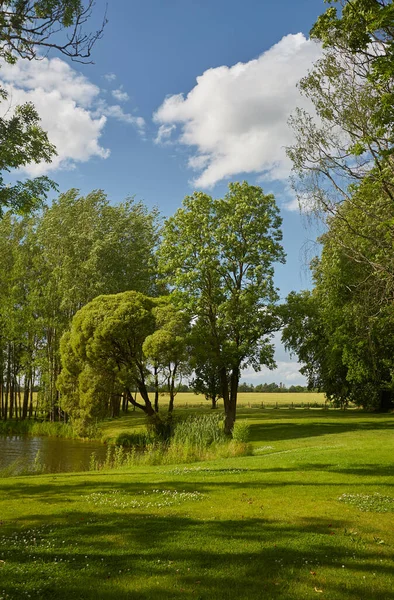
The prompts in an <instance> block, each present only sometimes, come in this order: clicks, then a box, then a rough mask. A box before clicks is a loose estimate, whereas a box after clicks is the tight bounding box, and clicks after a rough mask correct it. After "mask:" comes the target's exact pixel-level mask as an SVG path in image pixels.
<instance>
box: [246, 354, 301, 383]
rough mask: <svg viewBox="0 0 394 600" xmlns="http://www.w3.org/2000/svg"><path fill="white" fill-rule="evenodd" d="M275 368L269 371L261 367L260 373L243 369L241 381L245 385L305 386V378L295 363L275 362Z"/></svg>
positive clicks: (298, 365)
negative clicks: (280, 384) (244, 382)
mask: <svg viewBox="0 0 394 600" xmlns="http://www.w3.org/2000/svg"><path fill="white" fill-rule="evenodd" d="M276 365H277V367H276V369H274V370H272V371H271V370H269V369H267V368H266V367H263V368H262V369H261V371H257V372H256V371H254V370H253V369H245V370H244V371H242V381H246V382H247V383H253V385H257V384H258V383H272V382H274V383H278V384H279V383H281V382H282V383H284V384H285V385H286V387H289V386H290V385H306V383H307V381H306V378H305V377H304V376H303V375H301V373H300V371H299V370H300V368H301V365H300V364H299V363H297V362H295V361H291V360H287V361H277V363H276Z"/></svg>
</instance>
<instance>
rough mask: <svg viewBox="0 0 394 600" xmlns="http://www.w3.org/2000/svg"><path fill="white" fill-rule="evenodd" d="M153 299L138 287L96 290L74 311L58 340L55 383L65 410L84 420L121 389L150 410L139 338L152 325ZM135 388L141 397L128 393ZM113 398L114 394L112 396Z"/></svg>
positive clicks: (152, 328) (102, 411) (99, 411)
mask: <svg viewBox="0 0 394 600" xmlns="http://www.w3.org/2000/svg"><path fill="white" fill-rule="evenodd" d="M155 306H156V301H155V300H154V299H152V298H149V297H147V296H144V295H143V294H141V293H140V292H123V293H121V294H115V295H108V296H98V297H97V298H95V299H94V300H92V301H91V302H89V303H88V304H86V306H84V307H83V308H81V309H80V310H79V311H78V312H77V314H76V315H75V316H74V318H73V320H72V324H71V328H70V332H69V333H66V334H65V336H64V337H63V340H62V344H61V360H62V367H63V368H62V372H61V374H60V376H59V378H58V382H57V385H58V388H59V390H60V393H61V394H62V405H63V406H65V408H66V410H67V411H69V412H70V413H71V415H72V416H73V417H74V418H75V416H76V417H77V418H78V419H80V420H81V419H84V420H86V421H88V420H89V419H91V418H92V416H94V415H95V414H96V415H97V414H101V415H102V414H105V411H106V407H107V406H108V404H111V402H113V401H114V398H115V399H116V398H117V399H120V397H121V395H122V394H123V393H124V394H126V397H127V399H128V401H129V402H131V404H133V406H136V407H138V408H140V409H141V410H143V411H144V413H145V414H146V415H147V416H153V415H154V414H155V411H154V408H153V406H152V403H151V401H150V399H149V394H148V391H147V376H148V373H149V371H148V369H147V360H146V357H145V354H144V352H143V344H144V341H145V339H146V338H147V337H148V336H149V335H152V333H153V332H154V331H155V328H156V320H155V316H154V313H153V309H154V307H155ZM136 387H137V388H138V390H139V392H140V395H141V398H142V402H137V400H136V398H135V397H134V396H133V392H134V390H135V388H136ZM118 401H119V400H118Z"/></svg>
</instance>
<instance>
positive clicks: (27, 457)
mask: <svg viewBox="0 0 394 600" xmlns="http://www.w3.org/2000/svg"><path fill="white" fill-rule="evenodd" d="M106 450H107V449H106V447H105V446H103V445H102V444H98V443H97V442H81V441H79V440H67V439H63V438H51V437H38V436H37V437H31V436H27V435H7V436H3V435H0V470H1V469H4V468H5V467H7V466H8V465H10V464H12V463H13V462H15V461H18V467H19V466H20V464H19V461H20V463H22V466H21V468H23V469H29V468H30V467H32V466H33V465H34V459H35V458H36V456H37V452H40V464H42V465H44V466H45V472H49V473H60V472H64V471H69V472H70V471H87V470H88V469H89V460H90V456H91V454H92V452H95V453H96V456H97V458H98V460H99V462H101V461H103V460H104V458H105V454H106Z"/></svg>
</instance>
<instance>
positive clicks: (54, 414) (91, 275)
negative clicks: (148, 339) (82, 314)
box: [0, 190, 158, 420]
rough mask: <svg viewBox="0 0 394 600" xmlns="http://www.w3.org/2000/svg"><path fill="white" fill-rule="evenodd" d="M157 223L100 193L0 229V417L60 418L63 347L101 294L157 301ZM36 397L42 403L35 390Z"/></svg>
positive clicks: (72, 195)
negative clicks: (78, 316)
mask: <svg viewBox="0 0 394 600" xmlns="http://www.w3.org/2000/svg"><path fill="white" fill-rule="evenodd" d="M157 241H158V215H157V212H156V211H155V210H153V211H148V209H147V208H146V207H145V206H144V205H143V204H141V203H138V202H134V201H133V200H132V199H129V200H126V201H125V202H123V203H120V204H118V205H111V204H110V203H109V201H108V199H107V198H106V196H105V194H104V193H103V192H102V191H95V192H92V193H91V194H89V195H87V196H86V197H82V196H80V195H79V193H78V191H77V190H70V191H69V192H67V193H65V194H62V195H60V197H59V198H58V199H57V200H55V201H54V202H53V204H52V206H51V207H50V208H44V209H42V210H39V211H36V212H33V213H32V214H30V215H28V216H23V217H18V216H15V215H12V214H11V213H6V214H5V215H4V217H3V218H2V220H1V221H0V281H1V286H0V415H1V417H2V418H3V419H5V418H13V417H17V418H26V417H31V416H33V415H34V414H35V413H36V412H37V403H38V406H39V410H40V412H41V413H44V414H45V413H46V414H47V415H48V417H49V418H50V419H52V420H57V419H59V418H60V417H64V415H63V414H61V408H60V402H59V391H58V389H57V386H56V380H57V377H58V375H59V373H60V370H61V364H60V355H59V348H60V339H61V337H62V335H63V333H64V332H65V331H66V330H67V328H68V327H69V325H70V322H71V319H72V317H73V316H74V314H75V313H76V312H77V311H78V310H79V309H80V308H81V307H82V306H84V305H85V304H86V303H87V302H89V301H90V300H92V299H93V298H95V297H96V296H98V295H100V294H115V293H118V292H122V291H125V290H128V289H135V290H139V291H141V292H144V293H147V294H150V295H156V294H157V291H156V287H155V286H156V277H157V275H156V272H157V269H156V267H155V254H154V251H155V248H156V245H157ZM34 389H38V393H37V395H33V390H34Z"/></svg>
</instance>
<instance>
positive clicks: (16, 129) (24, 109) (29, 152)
mask: <svg viewBox="0 0 394 600" xmlns="http://www.w3.org/2000/svg"><path fill="white" fill-rule="evenodd" d="M93 6H94V0H87V2H84V1H83V0H5V1H4V2H2V3H1V7H0V58H2V59H3V60H5V61H7V62H9V63H15V62H16V60H17V59H18V58H24V59H28V60H32V59H35V58H40V57H41V56H42V55H41V54H40V51H42V50H44V51H45V52H48V51H49V50H50V49H55V50H57V51H59V52H61V53H62V54H65V55H66V56H68V57H70V58H72V59H73V60H79V61H86V60H87V59H88V58H89V57H90V53H91V50H92V47H93V45H94V43H95V42H96V41H97V40H98V39H99V38H100V37H101V35H102V32H103V28H104V25H105V21H106V20H105V19H104V22H103V25H102V26H101V28H100V29H99V30H98V31H96V32H94V33H86V32H84V30H83V25H84V24H85V23H86V21H87V20H88V19H89V17H90V16H91V13H92V9H93ZM62 33H64V34H65V39H64V38H62ZM7 98H8V93H7V91H6V90H5V89H4V88H0V100H2V101H3V102H4V101H6V100H7ZM6 112H8V111H6ZM55 154H56V149H55V147H54V146H53V145H52V144H51V143H50V141H49V140H48V136H47V134H46V133H45V132H44V131H43V130H42V129H41V127H40V118H39V116H38V113H37V111H36V109H35V108H34V106H33V104H32V103H30V102H27V103H25V104H23V105H20V106H17V107H16V108H15V109H14V110H13V114H12V115H11V116H10V117H9V118H6V116H2V117H0V218H1V216H2V214H3V211H4V210H12V211H13V212H15V213H18V214H20V213H28V212H30V211H32V210H33V209H34V208H37V206H39V205H40V204H42V203H43V202H44V201H45V200H46V198H47V194H48V192H49V191H50V190H51V189H56V185H55V183H54V182H53V181H52V180H50V179H48V178H47V177H37V178H35V179H30V180H27V181H24V182H22V181H17V183H16V184H14V185H9V184H7V183H6V182H5V180H4V175H3V173H4V172H9V171H10V170H12V169H18V168H21V167H26V166H27V165H29V164H31V163H40V162H50V161H51V159H52V158H53V156H54V155H55Z"/></svg>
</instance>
